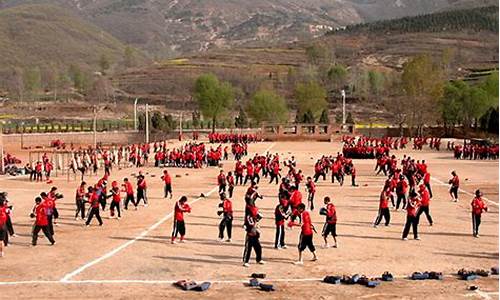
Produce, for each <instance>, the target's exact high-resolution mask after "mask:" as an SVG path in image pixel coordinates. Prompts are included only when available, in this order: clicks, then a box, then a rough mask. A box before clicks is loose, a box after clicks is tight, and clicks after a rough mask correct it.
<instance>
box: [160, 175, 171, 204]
mask: <svg viewBox="0 0 500 300" xmlns="http://www.w3.org/2000/svg"><path fill="white" fill-rule="evenodd" d="M161 180H163V183H164V187H163V191H164V196H163V197H164V198H167V197H168V195H169V194H170V199H172V197H173V195H172V177H170V174H168V171H167V170H163V176H162V177H161Z"/></svg>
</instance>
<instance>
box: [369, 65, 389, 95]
mask: <svg viewBox="0 0 500 300" xmlns="http://www.w3.org/2000/svg"><path fill="white" fill-rule="evenodd" d="M368 82H369V84H370V94H371V95H373V97H374V98H375V99H378V98H379V97H380V94H381V93H382V91H383V88H384V83H385V76H384V74H383V73H380V72H377V71H373V70H372V71H369V72H368Z"/></svg>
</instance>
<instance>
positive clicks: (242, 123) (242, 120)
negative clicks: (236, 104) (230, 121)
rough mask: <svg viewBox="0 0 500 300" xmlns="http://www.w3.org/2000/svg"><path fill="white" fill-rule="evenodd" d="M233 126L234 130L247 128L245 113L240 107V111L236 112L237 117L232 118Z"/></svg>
mask: <svg viewBox="0 0 500 300" xmlns="http://www.w3.org/2000/svg"><path fill="white" fill-rule="evenodd" d="M234 126H236V128H245V127H248V118H247V113H246V112H245V110H244V109H243V107H241V106H240V111H239V112H238V116H236V118H234Z"/></svg>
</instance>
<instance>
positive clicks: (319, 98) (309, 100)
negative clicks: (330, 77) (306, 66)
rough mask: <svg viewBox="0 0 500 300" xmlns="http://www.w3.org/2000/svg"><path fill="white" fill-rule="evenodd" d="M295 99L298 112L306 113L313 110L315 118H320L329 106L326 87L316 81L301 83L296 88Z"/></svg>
mask: <svg viewBox="0 0 500 300" xmlns="http://www.w3.org/2000/svg"><path fill="white" fill-rule="evenodd" d="M295 99H296V100H297V107H298V113H299V114H300V115H304V114H305V113H306V112H307V111H311V112H312V113H313V116H314V119H317V118H319V116H320V114H321V112H322V111H323V110H324V109H326V108H327V107H328V102H327V101H326V91H325V89H324V88H323V87H321V86H320V85H319V84H318V83H317V82H314V81H309V82H307V83H299V84H298V85H297V87H296V88H295Z"/></svg>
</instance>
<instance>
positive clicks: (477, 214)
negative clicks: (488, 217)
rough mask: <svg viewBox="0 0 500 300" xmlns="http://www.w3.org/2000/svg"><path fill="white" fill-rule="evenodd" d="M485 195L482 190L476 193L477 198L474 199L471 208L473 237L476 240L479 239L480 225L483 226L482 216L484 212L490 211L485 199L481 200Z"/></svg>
mask: <svg viewBox="0 0 500 300" xmlns="http://www.w3.org/2000/svg"><path fill="white" fill-rule="evenodd" d="M482 196H483V194H482V193H481V191H480V190H477V191H476V197H474V199H472V202H471V206H472V235H473V236H474V237H475V238H478V237H479V225H481V214H482V213H483V211H486V212H487V211H488V207H487V206H486V203H484V201H483V199H482V198H481V197H482Z"/></svg>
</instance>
